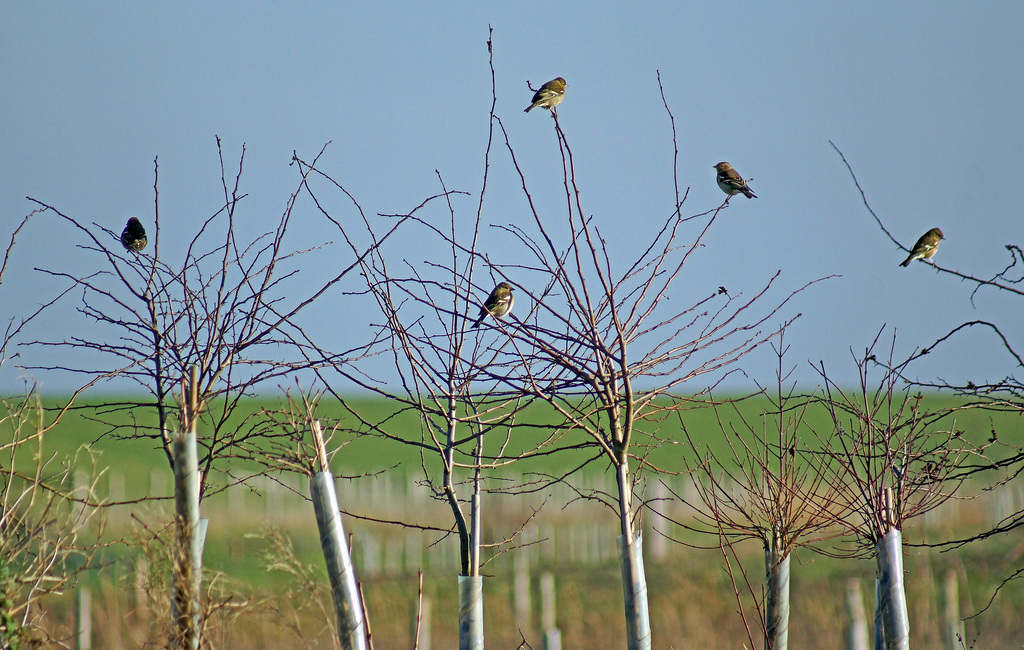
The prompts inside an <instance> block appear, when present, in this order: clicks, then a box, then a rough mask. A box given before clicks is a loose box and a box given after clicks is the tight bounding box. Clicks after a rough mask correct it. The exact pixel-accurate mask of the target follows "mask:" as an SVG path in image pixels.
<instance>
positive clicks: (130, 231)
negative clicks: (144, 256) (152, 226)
mask: <svg viewBox="0 0 1024 650" xmlns="http://www.w3.org/2000/svg"><path fill="white" fill-rule="evenodd" d="M147 242H148V240H147V239H146V229H145V228H143V227H142V222H140V221H139V220H138V219H136V218H135V217H132V218H131V219H129V220H128V224H127V225H126V226H125V227H124V230H122V231H121V245H122V246H124V249H125V250H126V251H133V252H135V253H138V252H140V251H142V250H143V249H144V248H146V243H147Z"/></svg>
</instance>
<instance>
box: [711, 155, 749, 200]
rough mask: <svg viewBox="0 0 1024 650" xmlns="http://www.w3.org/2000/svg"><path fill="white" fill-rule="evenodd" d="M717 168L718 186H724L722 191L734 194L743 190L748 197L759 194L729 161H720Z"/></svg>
mask: <svg viewBox="0 0 1024 650" xmlns="http://www.w3.org/2000/svg"><path fill="white" fill-rule="evenodd" d="M715 169H717V170H718V179H717V180H718V187H720V188H722V191H723V192H725V193H726V194H728V195H729V196H733V195H736V194H739V193H740V192H743V196H745V197H747V198H748V199H756V198H757V195H756V194H754V192H753V191H752V190H751V189H750V188H749V187H747V181H745V180H743V177H742V176H740V175H739V174H738V173H737V172H736V170H735V169H733V168H732V165H730V164H729V163H727V162H720V163H718V164H717V165H715Z"/></svg>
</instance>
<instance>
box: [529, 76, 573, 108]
mask: <svg viewBox="0 0 1024 650" xmlns="http://www.w3.org/2000/svg"><path fill="white" fill-rule="evenodd" d="M568 85H569V84H567V83H565V79H562V78H561V77H555V78H554V79H552V80H551V81H549V82H547V83H546V84H544V85H543V86H541V87H540V90H538V91H537V92H536V93H534V94H533V102H532V103H531V104H530V105H529V106H527V107H526V110H525V111H524V112H526V113H529V112H530V111H531V110H532V109H534V108H538V107H540V108H546V109H548V110H550V111H551V112H552V113H555V106H558V105H559V104H561V103H562V100H563V99H565V87H566V86H568Z"/></svg>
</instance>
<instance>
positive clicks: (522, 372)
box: [486, 81, 800, 649]
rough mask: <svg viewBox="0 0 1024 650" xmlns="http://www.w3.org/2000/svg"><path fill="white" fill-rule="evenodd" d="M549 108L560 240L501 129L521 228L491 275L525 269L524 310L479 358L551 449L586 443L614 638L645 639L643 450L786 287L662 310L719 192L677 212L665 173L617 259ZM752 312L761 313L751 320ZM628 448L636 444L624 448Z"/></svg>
mask: <svg viewBox="0 0 1024 650" xmlns="http://www.w3.org/2000/svg"><path fill="white" fill-rule="evenodd" d="M659 86H660V81H659ZM662 99H663V102H664V94H662ZM664 105H665V109H666V113H667V114H668V117H669V122H670V124H671V126H672V134H673V138H672V144H673V151H674V161H673V170H675V169H676V168H677V164H676V162H675V160H676V159H678V155H679V152H678V147H677V146H676V137H675V135H676V131H675V120H674V117H673V116H672V113H671V110H670V109H669V107H668V104H667V102H664ZM552 117H553V118H554V119H553V122H552V124H553V127H554V135H555V138H556V142H557V144H558V148H559V152H560V155H561V159H562V163H563V165H562V166H563V172H564V173H563V177H562V179H561V180H560V183H561V185H562V187H563V188H564V193H565V200H566V206H567V210H566V214H565V216H564V222H563V223H564V225H565V226H567V232H568V235H567V236H560V235H559V234H558V233H557V232H556V229H554V228H552V227H550V225H549V224H550V223H551V222H550V216H549V215H545V217H544V218H543V219H542V215H541V211H540V210H539V209H538V207H537V206H536V205H535V204H534V201H533V198H532V194H531V191H530V189H529V184H528V183H527V180H526V174H525V172H524V170H523V169H522V167H521V166H520V164H519V161H518V159H517V158H516V154H515V150H514V147H513V146H512V144H511V142H510V141H509V136H508V133H507V132H506V131H505V129H504V126H503V125H502V132H503V134H504V138H505V145H506V149H507V150H508V153H509V156H510V158H511V160H512V162H513V164H514V166H515V169H516V171H517V173H518V175H519V181H520V183H521V185H522V189H523V194H524V196H525V198H526V200H527V202H528V204H529V206H530V211H531V214H532V223H531V224H530V226H523V225H516V224H511V225H508V226H503V227H502V229H503V230H504V231H505V232H507V233H508V234H509V235H510V236H511V237H513V238H514V240H515V241H517V242H518V248H517V249H516V257H517V258H518V259H520V260H523V261H521V262H518V263H515V264H508V265H507V268H508V271H506V272H505V273H504V275H505V276H508V277H511V276H512V275H514V274H516V275H518V276H520V277H522V276H526V275H527V274H535V275H536V276H537V280H536V281H535V282H533V283H530V284H527V282H526V281H524V280H519V281H518V282H514V283H513V284H514V286H515V288H516V290H517V292H518V293H517V295H519V296H525V297H526V298H527V299H528V300H529V304H530V305H531V307H530V310H529V311H528V313H527V314H526V315H525V316H518V317H515V318H513V319H512V323H510V324H509V326H508V327H507V329H508V330H509V331H510V333H511V336H512V340H513V347H512V348H511V349H510V350H509V354H510V355H511V356H512V358H513V359H514V363H512V364H491V365H490V366H488V367H487V369H486V370H487V373H488V375H490V376H491V377H493V379H494V380H495V381H496V382H498V383H499V384H500V385H502V386H508V387H509V388H510V389H512V390H513V391H518V392H519V393H521V394H523V395H526V396H528V397H529V398H530V399H531V400H533V401H536V402H541V403H544V404H546V405H547V406H548V407H549V408H551V409H552V410H553V412H554V414H555V423H554V424H553V425H552V427H551V429H552V431H553V432H555V433H554V434H553V435H554V436H555V437H556V438H557V439H558V440H560V444H561V445H562V446H563V448H566V449H568V448H578V447H582V448H584V449H588V450H590V451H589V460H588V461H586V463H590V462H594V461H598V460H599V459H600V460H603V461H604V462H607V463H609V465H610V466H611V468H612V469H613V471H614V474H615V489H614V490H610V491H601V492H593V493H581V496H582V497H584V498H588V499H595V500H598V501H600V502H602V503H604V504H606V505H608V507H609V508H610V509H612V510H613V511H614V512H615V513H616V516H617V519H618V527H619V533H620V535H619V544H620V553H621V570H622V583H623V593H624V599H625V610H626V621H627V626H626V629H627V645H628V647H629V648H631V649H633V648H646V647H650V643H651V636H650V622H649V614H648V611H647V602H646V600H647V594H646V589H647V586H646V578H645V575H644V563H643V556H642V538H641V535H640V533H639V530H640V528H639V526H638V521H637V518H638V516H639V513H640V508H639V507H638V506H639V502H638V499H637V496H636V494H637V489H638V483H639V482H641V480H642V472H643V470H645V469H646V470H652V469H655V468H654V467H653V466H652V465H650V463H648V462H647V461H646V460H645V455H646V450H648V449H649V448H650V446H651V445H655V444H657V434H656V432H657V430H658V429H659V428H660V423H661V421H663V420H664V419H666V418H668V417H670V416H671V415H672V414H674V413H676V412H678V411H679V410H680V409H684V408H686V407H687V406H688V405H690V404H691V402H690V400H688V399H687V398H683V397H681V396H680V395H679V392H680V391H681V390H682V389H683V387H684V386H686V385H689V384H690V383H692V382H693V381H694V380H696V379H698V378H700V377H703V376H705V375H708V376H714V377H716V380H717V378H719V377H721V376H723V375H724V373H725V372H726V370H727V368H728V367H729V366H730V365H732V364H734V363H735V362H736V361H738V360H739V359H741V358H742V357H743V356H745V355H746V354H748V353H749V352H751V351H752V350H754V349H755V348H757V347H758V346H760V345H762V344H764V343H765V342H767V341H769V340H771V339H772V338H774V337H776V336H777V335H778V334H779V333H780V332H781V331H782V330H783V329H784V327H785V325H786V323H783V324H782V325H780V326H778V327H772V326H769V325H768V322H769V321H770V320H771V319H772V318H774V317H775V316H776V315H777V314H778V312H779V310H780V309H781V308H782V306H783V305H785V304H786V302H787V301H788V300H789V298H790V297H792V295H793V294H792V293H791V294H790V295H789V296H787V297H786V298H784V299H782V300H781V301H779V302H778V303H777V304H776V305H775V306H774V307H770V308H767V309H763V310H762V309H761V308H760V303H761V301H762V300H763V299H764V298H765V297H766V295H767V294H768V292H769V290H770V289H771V288H772V286H773V284H774V283H775V281H776V279H777V278H778V273H776V274H775V275H774V276H772V277H771V278H769V279H767V281H765V283H764V284H763V285H762V286H761V288H760V289H759V290H757V291H756V293H755V294H754V295H753V296H751V297H744V296H743V294H742V293H736V294H735V295H733V294H730V293H729V292H728V291H727V290H726V289H725V288H724V287H718V286H709V287H708V288H707V292H706V293H704V294H703V296H704V297H702V298H698V299H697V300H696V302H694V303H692V304H690V305H688V306H685V307H682V308H677V307H674V305H673V303H672V302H670V300H669V298H670V295H671V293H672V292H671V289H672V288H673V286H674V284H675V283H676V282H677V281H678V280H679V279H680V278H681V277H683V275H684V267H685V265H686V264H687V262H688V261H690V260H691V259H692V257H693V256H694V255H695V254H696V252H697V251H698V250H700V249H701V248H702V247H703V246H704V239H705V236H706V235H707V233H708V232H709V231H710V229H711V228H712V226H713V225H714V224H715V222H716V219H717V217H718V216H719V214H720V213H721V211H722V210H723V209H725V208H726V207H727V204H728V202H727V201H725V202H723V203H722V204H721V205H720V206H718V207H717V208H716V209H713V210H709V211H707V212H704V213H700V214H696V215H693V216H689V217H684V216H683V214H682V211H681V209H682V205H683V203H684V201H685V199H686V193H685V192H683V191H681V189H680V184H679V181H678V177H677V176H676V177H675V178H676V182H675V187H676V191H675V202H674V205H673V206H672V207H671V209H670V210H667V214H666V215H665V216H662V217H661V218H660V219H646V220H644V219H640V220H638V222H640V223H643V222H654V223H656V224H658V225H656V226H655V228H654V229H653V232H652V233H651V235H650V238H649V239H648V240H647V243H646V244H645V245H644V246H643V247H642V249H641V252H640V254H639V255H637V256H635V257H633V258H631V259H628V258H626V257H625V255H624V253H623V252H622V251H621V250H619V249H618V247H616V246H614V245H613V244H612V243H610V242H609V241H608V240H606V239H605V238H604V237H603V236H602V234H601V230H600V226H599V223H600V220H599V218H598V217H596V216H595V217H591V216H588V215H587V213H586V212H585V210H584V208H583V200H582V196H583V192H582V191H581V189H580V184H579V179H578V178H577V176H576V172H575V164H574V159H573V153H572V150H571V148H570V145H569V142H568V139H567V137H566V135H565V132H564V131H563V130H562V127H561V124H560V122H559V118H558V117H557V115H552ZM498 123H499V125H501V121H500V120H498ZM546 220H547V221H546ZM639 236H640V235H639V234H638V235H637V237H639ZM634 241H635V240H634ZM520 251H521V252H520ZM534 287H539V289H538V288H534ZM799 290H800V289H798V290H797V291H799ZM794 293H796V292H794ZM520 300H521V298H520ZM755 310H759V311H761V313H760V314H759V315H756V316H755V315H754V313H755ZM503 329H506V328H503ZM635 448H639V449H641V450H645V451H642V452H640V453H639V454H638V453H637V452H636V451H634V449H635ZM634 462H635V463H636V466H635V467H634V465H633V463H634ZM586 463H585V464H586ZM565 478H566V477H564V476H554V477H550V480H552V481H559V480H565Z"/></svg>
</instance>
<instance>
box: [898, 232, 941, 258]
mask: <svg viewBox="0 0 1024 650" xmlns="http://www.w3.org/2000/svg"><path fill="white" fill-rule="evenodd" d="M943 239H945V237H943V236H942V231H941V230H939V229H938V228H932V229H931V230H929V231H928V232H926V233H925V234H923V235H921V239H918V240H917V243H916V244H914V247H913V248H912V249H910V255H908V256H907V259H905V260H903V262H901V263H900V266H910V263H911V262H913V261H914V260H930V259H931V258H932V257H933V256H934V255H935V253H936V252H937V251H938V250H939V242H940V241H942V240H943Z"/></svg>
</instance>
